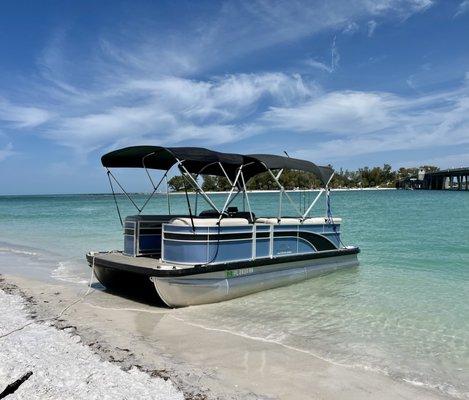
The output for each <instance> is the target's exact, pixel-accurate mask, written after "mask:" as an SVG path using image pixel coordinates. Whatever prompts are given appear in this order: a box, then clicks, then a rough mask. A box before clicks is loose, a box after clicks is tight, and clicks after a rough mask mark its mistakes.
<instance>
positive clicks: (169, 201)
mask: <svg viewBox="0 0 469 400" xmlns="http://www.w3.org/2000/svg"><path fill="white" fill-rule="evenodd" d="M168 171H169V170H168ZM168 171H166V174H165V175H164V178H165V181H166V199H167V203H168V214H169V215H171V200H170V198H169V185H168Z"/></svg>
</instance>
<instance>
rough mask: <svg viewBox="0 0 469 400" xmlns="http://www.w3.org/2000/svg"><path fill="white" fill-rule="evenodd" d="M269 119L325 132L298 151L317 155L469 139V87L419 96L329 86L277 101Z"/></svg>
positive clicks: (311, 133)
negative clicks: (295, 103)
mask: <svg viewBox="0 0 469 400" xmlns="http://www.w3.org/2000/svg"><path fill="white" fill-rule="evenodd" d="M264 122H265V123H266V124H267V125H269V126H271V127H278V128H279V129H281V130H282V131H290V132H298V133H302V134H303V135H307V136H308V137H317V136H319V137H321V136H322V137H323V140H322V141H321V143H319V144H317V145H315V146H314V149H313V150H308V151H307V152H305V151H299V152H298V155H303V156H309V157H313V158H314V159H318V158H319V159H323V158H324V154H327V155H328V156H330V157H333V158H346V157H353V156H357V155H360V154H369V153H375V152H383V151H392V150H410V149H421V148H426V147H432V146H439V147H444V146H454V145H462V144H469V87H468V86H467V84H464V85H463V86H462V87H461V88H459V89H457V90H452V91H446V92H440V93H434V94H427V95H422V96H415V97H401V96H397V95H394V94H391V93H383V92H356V91H345V92H344V91H338V92H330V93H325V94H323V95H322V96H319V97H318V98H315V99H312V100H310V101H308V102H306V103H304V104H302V105H301V106H299V107H286V108H285V107H273V108H272V109H271V110H269V111H268V112H267V113H266V114H265V115H264ZM324 135H327V136H328V138H326V139H325V140H324ZM306 140H307V139H305V141H306ZM306 153H307V154H306Z"/></svg>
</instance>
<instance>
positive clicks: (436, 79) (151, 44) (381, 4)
mask: <svg viewBox="0 0 469 400" xmlns="http://www.w3.org/2000/svg"><path fill="white" fill-rule="evenodd" d="M0 51H1V54H2V56H1V58H0V193H3V194H14V193H73V192H103V191H106V190H107V187H106V178H105V174H104V172H103V170H102V168H101V166H100V162H99V158H100V156H101V155H102V154H103V153H104V152H106V151H108V150H112V149H115V148H117V147H120V146H127V145H135V144H161V145H173V146H184V145H196V146H202V147H209V148H214V149H218V150H222V151H232V152H254V153H255V152H272V153H277V154H281V153H282V152H283V151H284V150H286V151H288V153H289V154H290V155H291V156H297V157H301V158H306V159H310V160H311V161H314V162H317V163H332V164H333V165H334V167H336V168H339V167H344V168H357V167H360V166H364V165H370V166H371V165H381V164H383V163H390V164H391V165H392V166H393V167H395V168H398V167H400V166H418V165H421V164H436V165H438V166H440V167H443V168H445V167H452V166H460V165H469V152H468V150H469V0H461V1H460V0H455V1H451V0H445V1H443V0H440V1H438V0H353V1H351V0H344V1H342V0H337V1H325V0H323V1H319V0H318V1H302V0H293V1H277V2H273V1H272V2H270V1H255V0H254V1H246V2H243V1H230V2H215V1H207V2H191V1H188V2H184V1H177V2H172V1H167V2H166V1H160V2H157V1H128V2H126V1H99V2H93V1H80V2H78V1H43V2H33V1H18V0H16V1H3V2H1V3H0ZM140 184H141V181H140V180H136V181H135V182H134V185H133V186H134V188H135V189H140ZM142 188H143V186H142Z"/></svg>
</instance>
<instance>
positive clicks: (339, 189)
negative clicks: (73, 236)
mask: <svg viewBox="0 0 469 400" xmlns="http://www.w3.org/2000/svg"><path fill="white" fill-rule="evenodd" d="M320 190H321V189H320V188H318V189H297V190H295V189H289V190H285V192H287V193H296V192H301V193H303V192H319V191H320ZM376 190H397V189H396V188H394V187H390V188H386V187H383V188H381V187H365V188H331V192H357V191H358V192H360V191H376ZM279 192H280V191H279V190H275V189H274V190H257V189H256V190H248V191H247V193H279ZM189 193H195V192H189ZM205 193H207V194H228V193H229V191H215V192H214V191H208V192H205ZM128 194H131V195H146V196H148V195H149V194H150V192H128ZM155 194H156V195H160V196H162V195H164V196H166V195H167V193H166V192H156V193H155ZM181 194H184V192H169V195H170V196H174V195H181ZM49 196H50V197H61V196H70V197H72V196H112V193H37V194H31V193H30V194H0V198H2V197H3V198H8V197H10V198H11V197H49ZM116 196H125V195H124V194H123V193H116Z"/></svg>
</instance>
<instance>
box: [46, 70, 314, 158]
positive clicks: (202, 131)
mask: <svg viewBox="0 0 469 400" xmlns="http://www.w3.org/2000/svg"><path fill="white" fill-rule="evenodd" d="M315 90H316V88H315V86H314V85H311V84H306V83H304V82H303V80H302V79H301V77H300V76H298V75H287V74H283V73H263V74H238V75H227V76H222V77H217V78H214V79H212V80H210V81H196V80H190V79H184V78H175V77H167V78H165V77H161V78H159V79H154V80H130V81H126V82H123V83H122V84H121V85H119V86H118V87H116V88H115V90H113V91H111V92H109V93H107V94H106V93H102V95H101V96H98V95H95V94H90V95H88V96H86V97H87V98H88V99H93V100H91V104H89V101H88V102H87V103H86V104H84V105H83V106H82V107H77V106H76V105H75V106H76V107H75V109H74V110H73V113H70V111H68V114H69V115H67V116H63V117H61V118H58V119H57V120H56V121H53V122H52V123H51V124H49V126H48V127H47V129H46V131H45V134H46V136H47V137H48V138H49V139H52V140H54V141H56V142H58V143H60V144H62V145H65V146H69V147H73V148H75V149H77V150H79V151H85V152H87V151H90V150H93V149H96V148H98V147H102V146H106V145H109V144H111V143H123V142H132V141H133V142H134V143H135V142H138V141H147V142H149V141H152V142H158V143H177V142H180V141H190V140H195V139H204V140H205V141H206V142H209V143H225V142H229V141H233V140H239V139H241V137H242V135H243V132H244V131H245V128H244V127H243V126H244V125H245V121H246V120H249V119H250V118H251V117H253V115H255V114H256V113H257V112H258V111H259V107H261V108H260V109H261V110H262V106H261V103H262V102H266V103H268V104H278V105H284V106H288V105H295V104H298V103H301V102H303V101H304V100H305V99H306V98H308V97H309V96H310V95H311V94H312V93H313V92H314V91H315ZM71 97H72V101H73V98H74V96H71ZM122 98H124V99H125V98H128V101H124V100H123V99H122ZM119 103H121V104H122V105H119V106H116V105H115V104H119ZM66 108H67V109H70V108H71V107H66ZM90 110H93V111H90Z"/></svg>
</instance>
